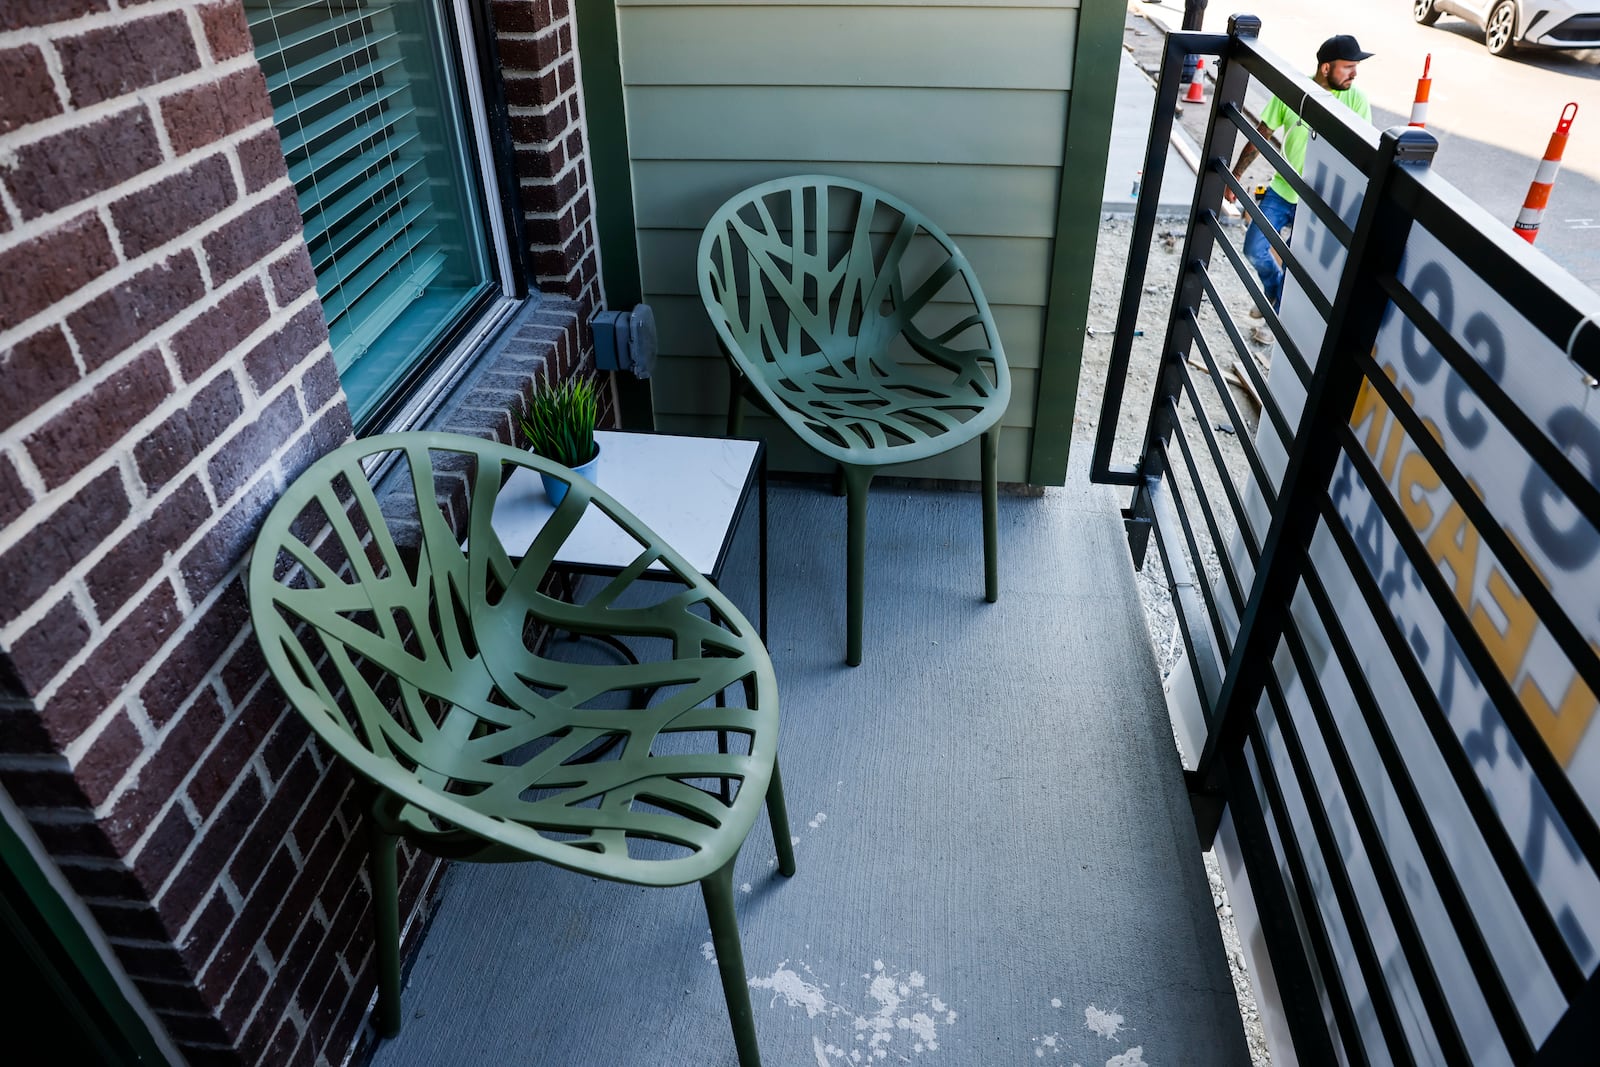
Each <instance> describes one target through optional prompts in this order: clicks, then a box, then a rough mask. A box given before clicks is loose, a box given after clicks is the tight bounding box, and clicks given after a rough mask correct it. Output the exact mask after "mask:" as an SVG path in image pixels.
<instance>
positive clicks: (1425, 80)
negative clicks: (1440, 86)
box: [1410, 52, 1433, 129]
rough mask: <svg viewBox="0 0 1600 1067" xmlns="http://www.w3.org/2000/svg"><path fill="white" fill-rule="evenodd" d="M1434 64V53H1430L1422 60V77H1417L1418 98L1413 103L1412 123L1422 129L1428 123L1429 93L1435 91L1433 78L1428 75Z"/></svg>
mask: <svg viewBox="0 0 1600 1067" xmlns="http://www.w3.org/2000/svg"><path fill="white" fill-rule="evenodd" d="M1432 66H1433V53H1432V52H1429V53H1428V58H1427V59H1424V60H1423V61H1422V77H1420V78H1418V79H1417V98H1416V99H1415V100H1414V101H1412V103H1411V122H1410V125H1412V126H1415V127H1417V128H1418V129H1422V128H1423V127H1425V126H1427V125H1428V94H1429V93H1430V92H1432V91H1433V79H1432V78H1430V77H1428V69H1429V68H1430V67H1432Z"/></svg>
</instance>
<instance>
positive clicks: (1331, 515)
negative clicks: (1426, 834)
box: [1322, 499, 1582, 989]
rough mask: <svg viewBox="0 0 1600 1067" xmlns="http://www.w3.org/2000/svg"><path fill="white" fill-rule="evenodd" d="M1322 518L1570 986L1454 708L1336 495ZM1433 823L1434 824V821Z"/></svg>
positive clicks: (1458, 784)
mask: <svg viewBox="0 0 1600 1067" xmlns="http://www.w3.org/2000/svg"><path fill="white" fill-rule="evenodd" d="M1322 518H1323V529H1325V530H1327V531H1328V533H1329V536H1330V537H1331V538H1332V539H1333V543H1334V546H1335V547H1336V548H1338V550H1339V554H1340V555H1341V556H1342V557H1343V559H1344V563H1345V567H1346V568H1347V569H1348V570H1349V572H1350V575H1351V579H1352V580H1353V581H1354V583H1355V587H1356V589H1357V591H1359V592H1360V594H1361V598H1362V600H1363V601H1364V602H1365V603H1366V606H1367V611H1368V613H1369V614H1370V615H1371V616H1372V620H1373V624H1374V625H1376V626H1377V628H1378V634H1379V636H1380V637H1382V638H1383V643H1384V645H1385V647H1387V648H1388V650H1389V656H1390V658H1391V659H1392V660H1393V662H1394V665H1395V668H1396V669H1397V670H1399V672H1400V676H1401V678H1402V679H1404V680H1405V683H1406V688H1407V690H1409V692H1410V695H1411V701H1412V703H1413V704H1415V705H1416V708H1417V711H1418V713H1419V714H1420V715H1421V717H1422V723H1423V725H1424V726H1425V727H1426V728H1427V730H1428V733H1429V735H1430V736H1431V737H1432V738H1433V743H1434V746H1435V747H1436V748H1437V749H1438V752H1439V756H1440V758H1441V759H1442V760H1444V765H1445V769H1446V770H1447V771H1449V773H1450V779H1451V781H1452V783H1453V784H1454V785H1455V789H1456V793H1457V794H1458V795H1459V796H1460V797H1461V799H1462V801H1463V803H1465V804H1466V806H1467V812H1468V813H1469V814H1470V815H1471V816H1472V821H1473V826H1474V827H1475V828H1476V829H1477V831H1478V833H1479V835H1480V836H1481V837H1482V838H1483V842H1484V845H1485V847H1487V848H1488V850H1489V855H1490V856H1491V857H1492V858H1493V859H1494V862H1495V867H1496V868H1497V869H1498V870H1499V872H1500V877H1501V879H1502V880H1503V881H1504V882H1505V884H1506V888H1507V889H1508V890H1509V891H1510V893H1511V897H1512V899H1513V900H1514V901H1515V902H1516V905H1517V909H1518V911H1519V912H1520V913H1521V916H1522V920H1523V921H1524V922H1525V923H1527V925H1528V931H1529V933H1531V934H1532V935H1533V939H1534V943H1535V944H1536V945H1538V946H1539V951H1540V954H1541V955H1543V957H1544V960H1545V966H1547V967H1549V968H1550V973H1551V974H1552V975H1554V976H1555V979H1556V983H1557V984H1558V985H1560V986H1561V987H1562V988H1563V989H1569V988H1570V987H1571V986H1572V985H1573V984H1574V983H1576V982H1578V981H1581V980H1582V976H1581V974H1580V973H1579V970H1578V966H1577V964H1576V963H1575V962H1574V961H1573V959H1572V956H1571V952H1570V950H1569V949H1568V947H1567V943H1566V939H1565V938H1564V937H1563V936H1562V934H1561V929H1560V927H1558V926H1557V925H1556V921H1555V918H1554V916H1553V915H1552V914H1551V913H1550V906H1549V904H1548V903H1547V902H1546V901H1545V899H1544V895H1543V894H1542V893H1540V892H1539V889H1538V887H1537V886H1536V885H1535V884H1534V881H1533V876H1532V874H1530V873H1529V871H1528V867H1527V864H1526V863H1524V862H1523V859H1522V854H1521V853H1520V852H1518V851H1517V846H1516V843H1515V842H1514V841H1513V840H1512V839H1511V832H1510V830H1508V829H1507V828H1506V825H1505V822H1504V821H1503V820H1502V819H1501V818H1500V815H1499V812H1498V810H1497V809H1496V808H1495V804H1494V801H1493V800H1491V799H1490V797H1489V792H1488V787H1487V786H1486V785H1485V784H1484V782H1483V780H1482V779H1481V778H1479V777H1478V775H1477V772H1476V771H1474V770H1473V768H1472V761H1471V759H1470V758H1469V757H1468V756H1467V754H1466V752H1465V750H1464V749H1463V748H1462V747H1461V738H1460V737H1459V736H1458V735H1457V734H1456V731H1455V728H1454V727H1453V726H1451V725H1450V718H1449V715H1448V713H1447V712H1446V711H1445V709H1444V707H1443V705H1442V704H1441V703H1440V702H1439V697H1438V694H1437V693H1435V692H1434V689H1433V686H1432V684H1430V683H1429V681H1428V678H1427V676H1426V675H1425V674H1424V673H1423V670H1422V666H1421V664H1419V663H1418V662H1417V660H1416V658H1415V657H1416V653H1415V651H1414V650H1413V649H1412V648H1411V645H1410V643H1409V642H1408V641H1407V640H1406V637H1405V634H1404V633H1402V632H1401V630H1400V625H1399V623H1397V622H1396V621H1395V619H1394V616H1393V615H1392V614H1391V613H1390V610H1389V606H1388V602H1387V601H1386V599H1385V598H1384V595H1383V591H1382V590H1381V589H1380V588H1379V587H1378V582H1377V579H1375V578H1374V577H1373V576H1372V572H1371V571H1370V570H1368V568H1367V563H1366V561H1365V559H1364V558H1363V557H1362V555H1361V549H1360V548H1359V547H1358V546H1357V545H1356V543H1355V538H1354V536H1353V535H1352V534H1351V533H1350V531H1349V530H1348V529H1346V528H1345V525H1344V520H1343V518H1342V517H1341V516H1340V515H1339V512H1338V509H1337V507H1336V505H1335V504H1334V503H1333V501H1332V500H1331V499H1328V500H1324V502H1323V514H1322ZM1427 825H1428V826H1429V828H1430V830H1431V828H1432V824H1431V823H1428V824H1427Z"/></svg>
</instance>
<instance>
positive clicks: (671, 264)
mask: <svg viewBox="0 0 1600 1067" xmlns="http://www.w3.org/2000/svg"><path fill="white" fill-rule="evenodd" d="M952 236H953V237H954V238H955V241H956V243H957V244H959V245H960V246H961V251H962V254H964V255H965V256H966V257H967V261H968V262H970V263H971V264H972V269H973V270H974V271H976V272H977V274H978V282H979V284H981V285H982V286H983V293H984V296H986V297H988V298H989V301H990V303H992V304H995V305H1000V304H1031V305H1033V306H1035V307H1043V306H1044V302H1045V299H1046V297H1047V296H1048V295H1049V292H1050V251H1051V248H1052V247H1053V246H1052V243H1051V242H1050V241H1047V240H1044V239H1043V238H1013V237H975V236H973V235H971V234H954V235H952ZM699 248H700V231H699V230H644V231H642V232H641V233H640V234H639V259H640V261H641V262H642V264H643V265H644V268H645V270H646V271H647V273H646V274H645V276H644V284H645V287H646V288H648V289H649V290H650V291H651V292H653V293H663V294H672V295H675V296H693V297H695V299H696V300H698V299H699V293H700V290H699V288H698V286H697V283H696V282H695V277H694V265H695V255H696V254H697V253H698V251H699Z"/></svg>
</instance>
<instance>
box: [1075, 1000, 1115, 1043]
mask: <svg viewBox="0 0 1600 1067" xmlns="http://www.w3.org/2000/svg"><path fill="white" fill-rule="evenodd" d="M1083 1025H1084V1026H1087V1027H1088V1028H1089V1029H1090V1030H1093V1031H1094V1032H1095V1033H1097V1034H1099V1035H1100V1036H1101V1037H1103V1038H1105V1039H1106V1040H1108V1041H1109V1040H1110V1039H1112V1038H1114V1037H1116V1036H1117V1034H1118V1032H1119V1031H1121V1030H1122V1016H1120V1015H1118V1014H1117V1013H1116V1012H1114V1011H1101V1010H1100V1009H1099V1008H1097V1007H1095V1006H1094V1005H1093V1004H1091V1005H1089V1006H1088V1007H1087V1008H1084V1009H1083Z"/></svg>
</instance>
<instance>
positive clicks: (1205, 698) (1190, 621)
mask: <svg viewBox="0 0 1600 1067" xmlns="http://www.w3.org/2000/svg"><path fill="white" fill-rule="evenodd" d="M1151 481H1153V482H1154V481H1157V479H1155V478H1152V479H1151ZM1149 494H1150V504H1151V507H1150V511H1151V514H1152V516H1153V518H1152V520H1151V528H1152V530H1153V531H1154V532H1155V535H1156V550H1157V551H1159V552H1160V553H1161V563H1162V566H1163V567H1165V569H1166V572H1167V586H1168V591H1169V592H1170V593H1171V594H1172V603H1173V606H1174V607H1175V608H1176V609H1177V615H1178V627H1179V628H1180V629H1181V630H1182V631H1183V647H1184V651H1185V653H1186V654H1187V655H1188V657H1189V667H1190V670H1191V671H1192V672H1193V674H1194V681H1195V689H1196V692H1198V694H1199V696H1200V707H1201V710H1202V714H1203V717H1204V718H1205V719H1206V720H1207V721H1208V722H1209V721H1210V718H1211V709H1212V708H1213V707H1215V706H1216V699H1217V693H1219V692H1220V691H1221V689H1222V672H1221V668H1220V667H1218V663H1219V662H1221V661H1222V660H1224V659H1225V657H1223V656H1219V655H1218V654H1217V653H1216V651H1215V648H1214V646H1213V645H1212V641H1211V631H1210V630H1208V629H1206V628H1205V626H1204V620H1203V619H1200V618H1199V616H1200V615H1201V614H1202V613H1203V612H1204V610H1205V601H1204V598H1203V597H1202V598H1201V599H1200V603H1198V604H1197V603H1196V602H1195V600H1196V597H1195V590H1196V589H1197V588H1199V587H1200V586H1202V585H1203V584H1204V582H1203V581H1201V582H1197V581H1195V580H1194V572H1193V571H1192V569H1191V568H1190V564H1189V561H1188V560H1186V559H1185V558H1184V556H1183V555H1182V553H1181V552H1176V551H1175V547H1176V546H1174V545H1172V544H1171V543H1170V541H1171V539H1172V536H1173V531H1172V523H1173V522H1174V521H1175V516H1174V515H1173V514H1172V504H1171V501H1170V499H1169V497H1170V496H1171V491H1170V489H1169V488H1168V486H1167V485H1166V484H1157V485H1155V486H1152V487H1151V488H1150V490H1149Z"/></svg>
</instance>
